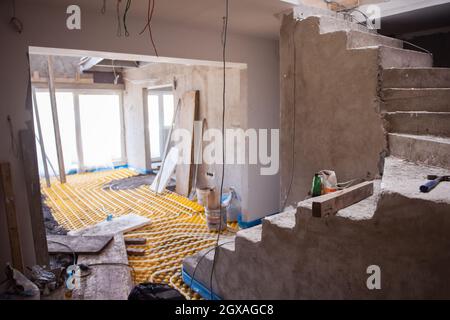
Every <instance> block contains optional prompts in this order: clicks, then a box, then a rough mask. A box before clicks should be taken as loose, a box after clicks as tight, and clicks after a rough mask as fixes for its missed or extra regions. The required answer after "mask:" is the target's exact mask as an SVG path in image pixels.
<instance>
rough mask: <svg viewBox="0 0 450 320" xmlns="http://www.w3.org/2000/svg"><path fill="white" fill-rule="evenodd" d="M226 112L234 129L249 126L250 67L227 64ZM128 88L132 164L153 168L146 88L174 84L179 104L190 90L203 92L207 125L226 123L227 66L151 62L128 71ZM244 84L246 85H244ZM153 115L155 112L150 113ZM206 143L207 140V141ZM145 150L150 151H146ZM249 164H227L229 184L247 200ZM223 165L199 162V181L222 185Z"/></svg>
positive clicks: (218, 126)
mask: <svg viewBox="0 0 450 320" xmlns="http://www.w3.org/2000/svg"><path fill="white" fill-rule="evenodd" d="M226 76H227V79H226V81H227V82H226V83H227V90H226V93H227V95H226V115H225V127H226V128H232V129H237V128H241V129H245V128H247V121H246V120H247V114H246V112H247V99H246V98H247V87H246V77H247V72H246V69H239V68H227V70H226ZM124 78H125V92H124V108H125V132H126V141H127V143H126V145H127V155H128V164H129V165H130V166H131V167H133V168H139V169H140V168H144V169H146V170H150V163H149V161H148V159H149V158H150V154H149V150H148V148H147V150H146V148H145V141H144V140H145V139H144V138H145V136H144V117H143V114H144V103H143V102H144V101H143V99H145V97H144V96H143V89H146V88H147V89H151V88H152V87H153V88H154V87H161V86H166V85H167V86H171V85H172V84H173V81H174V80H175V81H176V88H175V89H174V90H173V94H174V104H175V108H176V106H177V103H178V100H179V99H181V98H182V96H183V94H184V93H185V92H187V91H190V90H198V91H199V92H200V106H199V114H198V119H199V120H202V119H206V126H205V129H218V130H221V127H222V120H221V119H222V86H223V70H222V68H220V67H213V66H188V65H181V64H167V63H161V64H150V65H147V66H145V67H141V68H138V69H130V70H127V71H126V72H125V73H124ZM241 84H242V85H241ZM148 116H149V117H152V116H153V115H152V114H149V115H148ZM204 145H205V146H206V144H204ZM144 151H147V153H148V154H146V153H145V152H144ZM245 168H246V166H245V165H227V166H226V168H225V182H224V184H225V187H229V186H233V187H235V188H236V190H237V192H238V193H239V194H240V195H241V196H242V197H243V199H244V201H245V202H246V203H247V199H248V190H247V189H245V190H244V189H243V188H242V186H243V184H244V183H245V180H246V178H247V175H246V172H245ZM207 171H208V172H213V173H214V179H209V178H207V176H206V172H207ZM220 177H221V166H220V165H212V166H208V165H206V164H202V165H201V166H199V173H198V180H197V185H198V186H200V187H203V186H207V185H212V186H216V187H219V185H220Z"/></svg>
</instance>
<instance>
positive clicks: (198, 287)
mask: <svg viewBox="0 0 450 320" xmlns="http://www.w3.org/2000/svg"><path fill="white" fill-rule="evenodd" d="M181 275H182V277H183V282H184V283H185V284H187V285H188V286H189V287H190V288H191V289H192V290H193V291H195V292H197V293H198V294H199V295H201V296H202V298H204V299H206V300H222V298H221V297H219V296H218V295H216V294H215V293H214V292H213V293H212V295H211V291H210V290H209V289H208V288H206V287H205V286H204V285H203V284H201V283H200V282H198V281H197V280H195V279H194V281H192V277H191V275H190V274H188V273H187V271H186V270H184V268H181Z"/></svg>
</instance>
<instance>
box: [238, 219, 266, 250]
mask: <svg viewBox="0 0 450 320" xmlns="http://www.w3.org/2000/svg"><path fill="white" fill-rule="evenodd" d="M261 239H262V225H257V226H255V227H252V228H248V229H244V230H240V231H238V232H237V233H236V244H235V246H236V252H237V253H238V254H241V253H245V252H248V251H249V250H250V251H251V250H254V249H256V247H257V246H258V245H259V244H260V242H261Z"/></svg>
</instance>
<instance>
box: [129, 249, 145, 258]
mask: <svg viewBox="0 0 450 320" xmlns="http://www.w3.org/2000/svg"><path fill="white" fill-rule="evenodd" d="M127 254H128V255H129V256H139V257H142V256H145V249H135V248H127Z"/></svg>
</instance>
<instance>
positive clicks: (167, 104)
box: [163, 94, 174, 127]
mask: <svg viewBox="0 0 450 320" xmlns="http://www.w3.org/2000/svg"><path fill="white" fill-rule="evenodd" d="M163 101H164V126H165V127H170V126H171V125H172V118H173V113H174V108H173V94H165V95H164V100H163Z"/></svg>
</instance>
